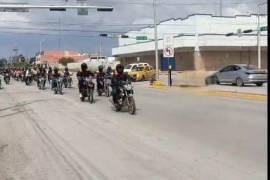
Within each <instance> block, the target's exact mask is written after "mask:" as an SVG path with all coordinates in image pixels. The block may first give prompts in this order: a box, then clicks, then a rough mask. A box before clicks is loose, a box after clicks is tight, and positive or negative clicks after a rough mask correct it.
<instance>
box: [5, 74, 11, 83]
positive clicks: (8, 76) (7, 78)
mask: <svg viewBox="0 0 270 180" xmlns="http://www.w3.org/2000/svg"><path fill="white" fill-rule="evenodd" d="M4 81H5V83H6V84H9V83H10V75H9V74H8V73H5V74H4Z"/></svg>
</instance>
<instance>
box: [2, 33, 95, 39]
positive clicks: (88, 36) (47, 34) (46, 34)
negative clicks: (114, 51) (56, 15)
mask: <svg viewBox="0 0 270 180" xmlns="http://www.w3.org/2000/svg"><path fill="white" fill-rule="evenodd" d="M1 33H4V34H22V35H42V36H58V34H49V33H39V32H12V31H0V34H1ZM62 36H70V37H73V36H74V37H87V38H97V37H99V36H98V35H96V36H94V35H92V36H91V35H76V34H62Z"/></svg>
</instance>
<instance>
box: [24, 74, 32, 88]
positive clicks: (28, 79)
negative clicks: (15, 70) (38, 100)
mask: <svg viewBox="0 0 270 180" xmlns="http://www.w3.org/2000/svg"><path fill="white" fill-rule="evenodd" d="M32 82H33V77H32V75H31V74H28V75H27V76H26V77H25V84H26V85H27V86H30V85H31V84H32Z"/></svg>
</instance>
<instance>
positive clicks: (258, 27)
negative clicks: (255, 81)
mask: <svg viewBox="0 0 270 180" xmlns="http://www.w3.org/2000/svg"><path fill="white" fill-rule="evenodd" d="M266 3H267V2H264V3H260V4H258V5H257V18H258V21H257V22H258V24H257V48H258V68H259V69H261V68H262V65H261V30H260V6H262V5H264V4H266Z"/></svg>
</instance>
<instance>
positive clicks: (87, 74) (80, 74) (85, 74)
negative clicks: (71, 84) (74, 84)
mask: <svg viewBox="0 0 270 180" xmlns="http://www.w3.org/2000/svg"><path fill="white" fill-rule="evenodd" d="M90 76H92V77H93V76H94V74H93V73H92V72H91V71H89V70H88V67H87V64H86V63H82V64H81V71H78V72H77V78H78V87H79V93H80V97H82V88H83V81H84V79H83V78H87V77H90Z"/></svg>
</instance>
